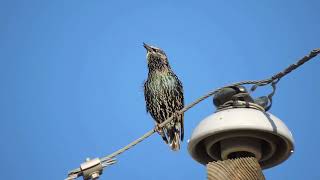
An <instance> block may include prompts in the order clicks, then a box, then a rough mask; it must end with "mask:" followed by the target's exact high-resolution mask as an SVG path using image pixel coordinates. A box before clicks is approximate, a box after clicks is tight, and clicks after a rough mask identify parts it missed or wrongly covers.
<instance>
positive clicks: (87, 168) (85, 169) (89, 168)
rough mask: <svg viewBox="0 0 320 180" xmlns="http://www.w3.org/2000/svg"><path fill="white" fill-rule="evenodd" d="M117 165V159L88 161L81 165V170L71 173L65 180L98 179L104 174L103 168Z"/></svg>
mask: <svg viewBox="0 0 320 180" xmlns="http://www.w3.org/2000/svg"><path fill="white" fill-rule="evenodd" d="M114 163H116V161H115V159H101V160H100V159H99V158H95V159H91V160H90V159H87V160H86V162H84V163H82V164H81V165H80V168H77V169H74V170H72V171H70V172H69V174H68V177H67V178H66V179H65V180H74V179H76V178H78V177H80V176H82V177H83V179H84V180H90V179H98V178H99V176H100V175H101V174H102V172H103V168H105V167H107V166H110V165H112V164H114Z"/></svg>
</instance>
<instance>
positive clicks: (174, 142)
mask: <svg viewBox="0 0 320 180" xmlns="http://www.w3.org/2000/svg"><path fill="white" fill-rule="evenodd" d="M173 122H174V125H173V126H171V127H170V128H167V133H166V135H167V137H168V138H167V139H168V141H169V142H168V143H169V146H170V148H171V149H172V150H173V151H178V150H179V149H180V143H181V141H183V136H184V127H183V115H180V116H179V117H177V118H176V119H175V121H173ZM169 124H170V123H169Z"/></svg>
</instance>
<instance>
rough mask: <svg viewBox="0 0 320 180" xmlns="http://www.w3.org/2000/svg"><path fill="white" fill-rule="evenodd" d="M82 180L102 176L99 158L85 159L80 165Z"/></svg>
mask: <svg viewBox="0 0 320 180" xmlns="http://www.w3.org/2000/svg"><path fill="white" fill-rule="evenodd" d="M80 169H81V171H82V176H83V179H84V180H90V179H98V178H99V176H100V175H101V174H102V170H103V166H102V164H101V161H100V159H99V158H95V159H92V160H90V159H87V160H86V162H84V163H82V164H81V165H80Z"/></svg>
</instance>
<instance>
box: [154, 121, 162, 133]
mask: <svg viewBox="0 0 320 180" xmlns="http://www.w3.org/2000/svg"><path fill="white" fill-rule="evenodd" d="M155 130H156V131H157V132H158V133H159V134H162V127H160V123H156V127H155Z"/></svg>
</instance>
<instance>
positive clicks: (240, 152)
mask: <svg viewBox="0 0 320 180" xmlns="http://www.w3.org/2000/svg"><path fill="white" fill-rule="evenodd" d="M293 150H294V140H293V137H292V134H291V132H290V130H289V129H288V128H287V126H286V125H285V124H284V123H283V122H282V121H281V120H280V119H278V118H277V117H275V116H274V115H272V114H271V113H267V112H263V111H260V110H257V109H252V108H232V109H227V110H222V111H218V112H216V113H214V114H212V115H210V116H208V117H207V118H205V119H204V120H203V121H201V122H200V124H199V125H198V126H197V127H196V128H195V129H194V131H193V133H192V136H191V139H190V140H189V144H188V151H189V153H190V155H191V156H192V158H193V159H194V160H196V161H198V162H199V163H201V164H204V165H206V164H207V163H209V162H212V161H217V160H225V159H230V158H234V157H246V156H255V157H256V158H257V159H258V161H259V164H260V165H261V167H262V168H263V169H266V168H270V167H273V166H276V165H278V164H280V163H282V162H283V161H285V160H286V159H287V158H288V157H289V156H290V155H291V154H292V152H293Z"/></svg>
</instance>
